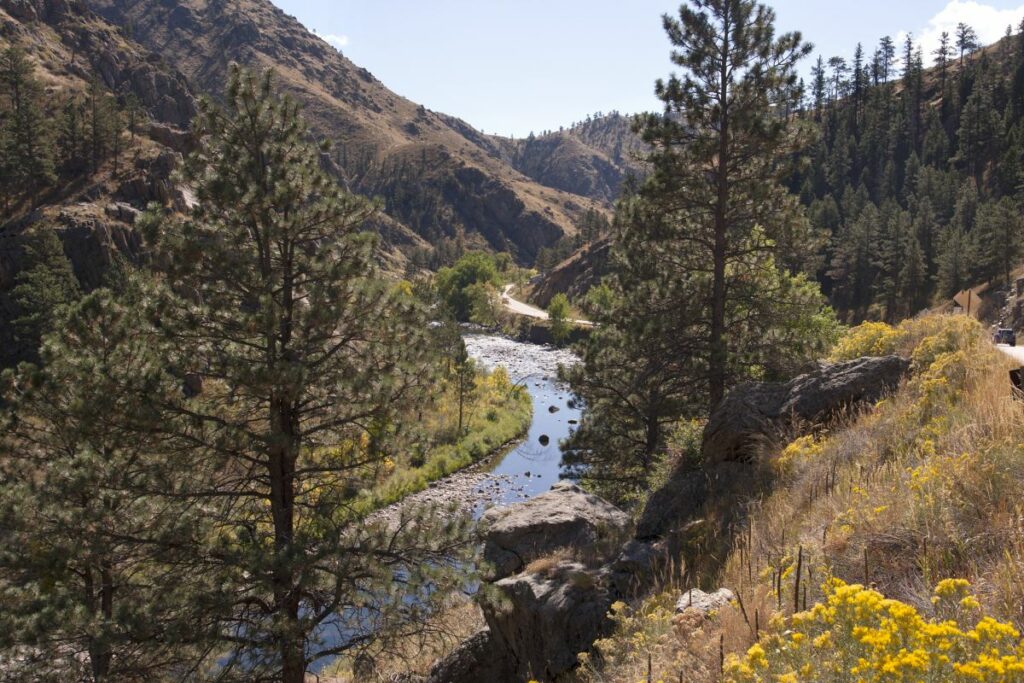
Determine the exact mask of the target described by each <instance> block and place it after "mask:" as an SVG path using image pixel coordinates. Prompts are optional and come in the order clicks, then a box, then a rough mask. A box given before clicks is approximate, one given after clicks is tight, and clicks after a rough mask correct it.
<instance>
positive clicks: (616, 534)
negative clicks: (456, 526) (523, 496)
mask: <svg viewBox="0 0 1024 683" xmlns="http://www.w3.org/2000/svg"><path fill="white" fill-rule="evenodd" d="M480 528H481V537H482V539H483V542H484V549H483V557H484V560H485V561H486V562H487V563H488V564H489V565H490V566H491V570H492V571H491V574H490V575H489V577H488V578H491V579H499V578H502V577H506V576H509V575H511V574H513V573H515V572H518V571H520V570H522V569H523V568H524V567H525V566H526V565H527V564H529V563H530V562H532V561H533V560H536V559H538V558H540V557H544V556H546V555H550V554H551V553H553V552H555V551H556V550H559V549H562V548H569V549H575V550H577V551H580V552H583V553H584V554H586V555H587V556H588V557H590V558H592V559H594V560H596V561H598V562H600V561H602V560H604V559H607V558H608V557H611V556H612V554H613V553H614V552H615V550H616V549H617V548H618V547H619V546H620V545H621V544H622V543H623V542H624V541H625V540H626V539H627V538H628V537H629V532H630V529H631V523H630V519H629V516H628V515H627V514H626V513H624V512H622V511H621V510H619V509H618V508H617V507H615V506H614V505H612V504H611V503H609V502H607V501H605V500H603V499H601V498H599V497H597V496H595V495H593V494H590V493H587V492H586V491H584V490H583V489H581V488H580V487H578V486H576V485H574V484H571V483H569V482H559V483H558V484H555V485H554V486H552V487H551V490H550V491H548V492H547V493H542V494H541V495H539V496H536V497H535V498H531V499H530V500H528V501H525V502H523V503H517V504H515V505H509V506H507V507H497V508H492V509H490V510H488V511H487V512H486V513H484V515H483V517H482V518H481V520H480Z"/></svg>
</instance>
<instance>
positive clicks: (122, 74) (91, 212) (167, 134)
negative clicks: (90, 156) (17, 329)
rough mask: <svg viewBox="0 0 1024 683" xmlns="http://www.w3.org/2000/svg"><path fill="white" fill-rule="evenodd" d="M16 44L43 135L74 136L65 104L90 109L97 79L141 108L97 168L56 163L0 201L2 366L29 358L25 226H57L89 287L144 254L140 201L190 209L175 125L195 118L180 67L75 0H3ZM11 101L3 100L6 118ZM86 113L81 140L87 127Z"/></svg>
mask: <svg viewBox="0 0 1024 683" xmlns="http://www.w3.org/2000/svg"><path fill="white" fill-rule="evenodd" d="M12 46H16V47H18V48H20V49H21V50H22V51H23V52H24V54H25V56H26V59H27V61H28V63H29V64H30V66H31V72H32V73H31V78H32V79H33V80H34V81H36V82H38V83H39V87H40V89H41V93H40V97H41V99H42V101H43V109H42V114H43V116H44V117H45V123H44V128H45V129H46V135H48V136H51V137H52V138H60V137H62V136H66V135H68V131H67V130H66V129H65V123H66V116H67V112H68V111H69V110H70V109H71V108H74V107H82V109H78V111H79V112H80V115H82V116H84V114H82V113H81V112H84V107H85V106H86V105H85V103H86V102H87V101H88V97H89V91H90V88H93V92H94V93H99V96H101V97H104V98H111V97H114V98H116V99H118V100H120V101H121V102H124V101H125V100H126V99H127V98H134V99H135V101H137V102H138V103H139V105H140V107H141V109H142V111H141V112H140V113H139V115H138V119H139V120H138V121H137V122H136V123H135V125H134V131H133V132H132V133H131V134H129V133H128V132H127V131H125V132H124V133H123V134H122V136H121V138H120V139H121V143H120V144H121V149H120V150H119V151H118V152H117V153H116V154H110V155H108V156H106V157H105V158H104V159H103V160H102V161H101V163H100V164H99V165H98V167H96V168H79V169H74V170H69V169H66V168H57V169H56V172H55V174H54V177H53V179H52V180H51V181H50V182H48V183H47V184H46V186H45V187H43V188H41V189H39V190H38V191H37V192H35V193H34V196H33V197H31V198H25V197H20V196H17V195H15V196H11V195H7V196H4V197H3V198H2V201H0V366H3V365H7V364H9V363H11V362H14V361H16V360H20V359H22V358H23V357H24V355H23V354H24V351H25V350H24V349H21V348H19V347H18V345H17V344H16V343H15V341H14V340H13V337H12V336H11V335H12V333H13V329H12V328H13V326H12V324H11V320H12V317H13V316H14V314H15V309H14V304H13V302H12V300H11V290H12V288H13V286H14V284H15V281H16V280H15V278H16V276H17V273H18V271H19V270H20V268H21V264H22V257H23V247H24V244H23V241H24V240H23V235H24V233H25V232H26V231H27V230H29V229H35V228H41V229H46V230H54V231H55V232H56V233H57V236H58V237H59V238H60V241H61V243H62V245H63V248H64V252H65V254H66V256H67V257H68V259H69V260H70V262H71V265H72V267H73V269H74V273H75V276H76V277H77V279H78V280H79V283H80V284H81V286H82V288H83V289H85V290H89V289H91V288H93V287H96V286H97V285H99V284H100V283H101V281H102V278H103V275H104V273H105V271H106V270H107V268H108V267H109V266H110V265H111V263H112V262H113V261H114V259H115V258H116V257H117V254H120V255H121V256H123V257H126V258H129V259H131V258H134V257H135V256H136V255H137V251H138V247H139V240H138V238H137V236H136V234H135V232H134V230H133V223H134V221H135V217H136V216H137V215H138V213H139V210H140V209H142V208H145V206H146V204H147V203H148V202H151V201H157V202H160V203H163V204H165V205H167V206H169V207H174V208H178V209H184V208H185V205H186V195H185V193H184V192H183V191H182V189H181V188H179V187H176V186H175V183H174V181H173V179H172V173H173V171H174V169H175V168H176V166H177V165H178V163H179V161H180V159H181V156H180V153H181V151H183V150H184V149H185V147H186V146H187V144H188V141H187V136H185V135H183V134H182V133H181V131H180V130H178V129H177V128H175V127H176V126H186V125H188V122H189V120H190V119H191V118H192V116H193V115H194V113H195V111H196V108H195V99H194V97H193V95H192V92H191V90H190V89H189V87H188V84H187V82H186V80H185V77H184V76H183V75H182V74H180V73H179V72H177V71H176V70H174V69H173V68H172V67H171V66H170V65H169V64H168V63H167V62H165V61H164V60H162V59H161V58H160V57H159V56H157V55H153V54H151V53H149V52H148V51H147V50H144V49H142V48H141V47H140V46H138V45H137V44H135V43H134V42H132V41H131V40H130V39H128V38H127V37H125V36H124V35H123V34H122V33H121V32H120V31H119V30H118V29H117V28H115V27H114V26H111V25H110V24H109V23H107V22H106V21H104V20H103V19H102V18H101V17H99V16H97V15H96V14H95V13H93V12H92V11H91V10H89V9H88V8H87V7H86V6H85V5H84V4H82V3H81V2H79V1H77V0H0V51H5V50H7V49H8V48H10V47H12ZM0 92H2V90H0ZM8 106H9V103H8V102H6V101H4V102H2V103H0V118H2V117H3V114H4V112H5V111H6V108H7V107H8ZM79 121H80V128H79V129H78V134H79V136H80V137H81V140H79V141H78V142H79V147H81V146H82V144H85V143H83V140H84V139H85V138H86V137H87V135H88V131H87V130H86V129H85V126H84V123H82V121H84V119H80V120H79ZM65 144H67V143H65Z"/></svg>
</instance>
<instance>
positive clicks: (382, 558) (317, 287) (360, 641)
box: [145, 68, 466, 683]
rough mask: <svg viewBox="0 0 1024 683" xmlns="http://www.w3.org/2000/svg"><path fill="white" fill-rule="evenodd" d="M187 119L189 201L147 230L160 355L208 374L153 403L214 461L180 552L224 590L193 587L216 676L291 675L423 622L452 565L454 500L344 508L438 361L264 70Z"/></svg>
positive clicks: (416, 312) (186, 443)
mask: <svg viewBox="0 0 1024 683" xmlns="http://www.w3.org/2000/svg"><path fill="white" fill-rule="evenodd" d="M195 125H196V130H197V132H198V133H199V136H200V137H201V139H202V140H203V145H202V147H201V148H200V150H199V151H198V152H197V153H196V154H195V155H193V156H192V157H190V158H189V159H188V160H187V162H186V166H185V176H186V178H187V180H188V181H190V182H191V183H193V185H194V187H195V192H196V197H197V199H198V206H197V208H196V209H194V211H193V214H192V216H190V217H188V218H185V219H180V220H177V219H176V220H171V221H152V222H150V223H148V225H147V227H146V229H145V233H146V235H147V237H148V239H149V240H150V241H151V243H153V245H154V247H153V249H154V253H153V261H154V263H156V264H158V265H159V267H160V268H161V270H162V272H163V273H164V276H165V278H166V282H167V285H168V288H165V289H164V290H162V291H163V294H162V295H161V296H159V297H156V296H154V300H156V301H158V302H159V305H155V306H154V309H153V311H152V318H153V320H154V321H155V322H156V321H158V322H159V327H158V329H159V330H160V332H161V334H162V335H163V336H164V337H165V338H166V340H167V344H168V346H170V347H172V348H175V349H177V350H178V352H177V353H175V354H174V356H173V358H172V359H170V362H171V364H172V365H173V366H174V367H177V368H180V369H181V371H182V372H198V373H201V374H202V375H203V376H204V377H206V378H208V380H209V381H207V382H204V387H205V386H207V385H208V386H210V387H211V388H210V389H209V390H207V389H205V388H204V390H203V391H202V393H201V394H200V395H199V396H197V397H196V398H194V399H182V402H180V403H178V404H171V405H169V406H164V407H163V409H164V410H166V411H169V412H171V413H172V414H177V415H180V416H187V417H188V418H189V419H188V420H187V421H186V422H182V423H178V422H175V421H173V420H172V421H168V424H169V425H172V426H176V429H175V433H172V434H168V435H167V436H166V439H167V441H168V443H177V444H179V447H180V448H182V449H185V450H186V451H188V452H190V453H191V454H192V455H191V457H192V458H194V459H196V460H197V462H208V463H216V464H217V467H218V469H217V475H216V476H213V477H210V478H209V479H208V481H207V482H206V484H205V485H204V486H202V487H199V488H197V489H194V490H191V491H185V492H183V494H182V495H188V496H191V497H193V498H194V499H196V500H199V501H204V502H205V504H206V505H207V506H208V507H209V508H210V512H209V514H210V516H211V518H213V519H214V520H215V524H216V525H217V526H218V527H219V528H220V529H222V530H223V531H222V535H223V536H224V538H226V539H229V540H230V542H229V543H228V544H227V545H225V543H224V542H216V539H213V541H211V542H212V543H213V544H212V545H211V546H210V547H201V548H198V549H196V550H195V551H194V554H195V555H196V556H197V557H199V558H202V559H203V562H204V567H205V569H206V571H207V573H209V574H210V575H211V576H213V577H215V578H216V581H217V582H218V583H219V584H220V585H222V586H223V590H222V591H221V592H219V593H217V594H215V595H211V596H206V599H205V601H204V605H205V606H206V607H207V609H208V611H209V613H208V615H207V618H208V619H209V620H210V622H211V623H215V624H216V625H217V626H218V627H219V629H220V634H221V638H222V640H221V644H222V647H223V648H225V650H226V651H225V652H224V654H223V657H222V658H221V660H220V662H221V664H222V668H223V669H224V674H223V677H227V678H231V677H232V676H233V677H234V678H237V679H243V680H253V679H261V678H263V677H265V676H272V677H273V678H274V679H275V680H280V681H283V682H284V683H302V681H303V680H304V677H305V674H306V671H307V669H308V666H309V664H310V663H311V662H314V661H316V660H318V659H321V658H323V657H328V656H332V655H336V654H339V653H341V652H346V651H352V650H353V649H357V648H365V647H369V644H368V640H369V639H370V637H371V636H372V639H373V643H374V644H377V645H380V646H386V645H388V644H390V643H392V642H393V641H394V639H395V638H403V637H413V636H414V635H415V634H416V633H420V632H422V630H423V629H424V628H425V625H424V622H425V620H427V619H429V618H430V615H431V613H432V611H433V609H434V607H435V605H436V603H437V602H439V601H442V600H444V599H445V597H446V596H447V595H450V592H451V591H454V590H457V589H458V588H459V587H460V586H461V585H462V583H461V582H462V581H464V580H465V573H464V572H458V571H454V569H453V565H454V564H456V563H459V562H460V561H462V558H463V557H464V554H463V549H464V548H466V546H465V543H464V539H463V530H464V524H463V519H462V518H461V517H460V516H459V515H452V514H450V511H449V514H447V515H434V514H432V513H431V512H430V511H429V510H403V512H402V515H401V519H399V520H397V521H396V522H395V523H394V524H390V525H389V524H387V523H386V522H384V521H379V522H371V521H368V520H367V519H365V512H366V511H365V509H364V508H361V507H360V505H359V500H360V498H359V493H358V492H359V490H360V489H362V488H364V487H366V486H367V485H369V484H370V483H372V482H373V481H374V479H375V477H376V476H377V473H378V472H380V470H381V468H383V467H385V466H386V465H387V462H388V458H389V457H390V456H393V455H394V452H393V450H392V449H393V448H395V447H397V445H398V444H399V443H400V441H401V437H402V436H403V434H404V432H405V430H404V429H403V426H404V424H403V421H402V420H400V418H401V417H402V416H403V415H405V414H407V413H408V412H409V411H411V410H412V409H413V408H414V407H415V406H416V405H418V404H419V403H420V402H422V401H423V400H424V398H425V396H426V394H427V392H429V390H430V388H431V387H432V386H433V384H434V382H435V378H436V369H437V368H438V367H439V366H440V363H439V359H438V358H437V356H436V353H435V351H434V350H433V348H432V346H431V344H430V341H431V339H432V334H431V332H430V330H429V326H428V325H427V324H426V320H427V319H426V313H425V311H424V310H423V309H422V307H421V305H420V304H419V303H417V301H416V299H415V298H414V297H413V296H412V293H411V290H410V289H409V288H408V287H404V286H401V285H394V284H388V283H386V282H385V281H383V280H381V279H379V278H378V277H377V276H376V274H375V271H374V268H373V265H372V264H373V253H372V252H373V241H372V239H371V236H370V235H369V234H368V233H366V232H363V230H362V225H363V224H364V222H365V221H366V220H367V219H368V218H369V217H370V216H371V215H372V214H373V211H374V208H373V206H372V205H370V204H368V203H367V202H366V201H365V200H362V199H360V198H357V197H356V196H354V195H351V194H347V193H345V192H343V191H341V190H340V189H339V188H338V187H337V185H336V184H335V182H334V181H333V180H332V179H331V178H330V177H329V176H327V175H326V174H325V173H324V172H323V170H322V169H321V167H320V162H319V160H320V152H319V149H318V148H317V147H315V146H314V145H312V144H311V143H309V142H308V139H309V132H308V129H307V128H306V126H305V124H304V123H303V122H302V120H301V118H300V116H299V113H298V110H297V106H296V105H295V104H294V103H293V102H292V101H290V100H288V99H280V98H278V97H277V96H275V94H274V93H273V90H272V86H271V79H270V75H269V74H268V75H266V76H265V77H264V78H262V79H261V78H259V77H256V76H253V75H248V74H243V73H241V72H240V71H239V70H238V69H237V68H234V69H232V72H231V76H230V82H229V84H228V87H227V89H226V95H225V104H224V108H223V109H221V108H219V107H217V106H215V105H213V104H212V103H210V102H209V101H204V102H203V104H202V106H201V112H200V115H199V117H198V120H197V122H196V124H195ZM169 292H175V293H178V294H180V295H181V296H178V295H176V294H175V295H172V294H170V293H169ZM182 425H185V426H182ZM413 518H415V519H416V522H415V524H411V523H410V521H411V520H412V519H413ZM463 570H464V566H463ZM329 634H338V635H336V636H334V637H329Z"/></svg>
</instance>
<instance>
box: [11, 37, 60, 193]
mask: <svg viewBox="0 0 1024 683" xmlns="http://www.w3.org/2000/svg"><path fill="white" fill-rule="evenodd" d="M0 126H2V128H3V135H2V136H0V141H2V142H3V144H4V149H3V153H2V154H0V160H2V161H3V164H4V166H3V167H2V168H0V190H2V191H3V192H5V193H9V196H18V195H34V194H35V193H36V192H37V191H38V190H39V189H41V188H42V187H44V186H45V185H46V184H48V183H50V182H52V181H53V179H54V173H53V137H52V135H51V134H50V131H49V128H48V126H47V121H46V117H45V115H44V113H43V108H42V86H41V85H40V83H39V81H38V80H36V78H35V76H34V74H33V67H32V64H31V63H30V62H29V61H28V58H27V57H26V56H25V53H24V51H22V50H21V49H20V48H17V47H9V48H7V49H6V50H4V51H3V52H2V53H0Z"/></svg>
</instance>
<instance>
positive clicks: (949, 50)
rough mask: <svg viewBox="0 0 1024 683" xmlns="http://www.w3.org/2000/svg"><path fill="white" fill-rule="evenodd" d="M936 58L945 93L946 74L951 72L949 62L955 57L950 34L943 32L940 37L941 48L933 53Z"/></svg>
mask: <svg viewBox="0 0 1024 683" xmlns="http://www.w3.org/2000/svg"><path fill="white" fill-rule="evenodd" d="M932 55H934V57H935V66H936V67H938V69H939V79H940V81H939V82H940V83H941V86H942V90H943V92H945V90H946V72H947V71H948V70H949V60H950V58H951V57H952V56H953V46H952V45H951V44H950V41H949V32H948V31H943V32H942V34H941V35H940V36H939V46H938V47H937V48H935V51H934V52H932Z"/></svg>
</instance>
